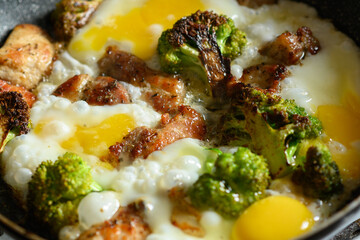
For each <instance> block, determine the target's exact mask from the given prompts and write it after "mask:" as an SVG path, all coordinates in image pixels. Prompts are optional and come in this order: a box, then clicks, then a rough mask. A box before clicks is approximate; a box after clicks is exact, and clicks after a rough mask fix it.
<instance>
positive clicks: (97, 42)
mask: <svg viewBox="0 0 360 240" xmlns="http://www.w3.org/2000/svg"><path fill="white" fill-rule="evenodd" d="M119 6H120V5H119ZM199 9H204V5H203V4H202V3H201V1H200V0H182V1H169V0H148V1H146V2H145V3H144V4H143V6H141V7H135V8H133V9H132V10H130V11H129V12H128V13H127V14H125V15H116V16H110V17H109V18H108V19H107V20H106V21H105V23H104V24H102V25H92V26H91V27H90V28H87V29H86V31H85V32H84V33H83V34H80V35H77V36H75V38H74V39H73V40H72V41H71V43H70V45H69V51H70V53H72V54H73V55H75V56H78V55H79V53H81V52H84V51H96V52H99V51H100V50H101V49H102V48H103V47H104V46H105V44H106V43H107V41H108V40H109V39H111V40H115V41H124V40H125V41H130V42H131V43H132V44H133V48H132V53H133V54H135V55H137V56H138V57H140V58H143V59H148V58H150V57H151V56H152V55H153V54H154V53H155V49H156V45H157V40H158V38H159V37H160V36H159V34H160V33H161V32H160V33H158V34H154V33H153V31H152V30H151V28H150V26H152V25H153V24H157V25H161V27H162V29H163V30H165V29H168V28H171V27H172V25H173V24H174V23H175V21H176V20H178V19H180V18H181V17H183V16H186V15H190V14H191V13H194V12H195V11H197V10H199Z"/></svg>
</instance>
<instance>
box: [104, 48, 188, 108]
mask: <svg viewBox="0 0 360 240" xmlns="http://www.w3.org/2000/svg"><path fill="white" fill-rule="evenodd" d="M98 65H99V69H100V72H101V73H102V74H103V75H105V76H110V77H113V78H115V79H117V80H120V81H124V82H127V83H130V84H132V85H134V86H138V87H143V88H145V87H150V90H146V94H145V95H146V98H147V100H149V102H150V103H151V104H152V105H153V107H154V108H155V109H156V110H158V111H159V112H162V113H166V112H171V113H173V112H176V110H177V108H178V106H179V105H180V104H182V103H183V99H184V96H185V86H184V83H183V82H182V81H181V80H180V79H178V78H175V77H172V76H169V75H166V74H164V73H161V72H158V71H155V70H153V69H150V68H149V67H148V66H147V65H146V63H145V62H144V61H143V60H142V59H140V58H138V57H136V56H134V55H132V54H130V53H127V52H123V51H120V50H118V49H117V47H115V46H110V47H108V48H107V49H106V54H105V55H104V56H103V57H102V58H101V59H100V60H99V61H98Z"/></svg>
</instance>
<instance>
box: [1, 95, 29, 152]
mask: <svg viewBox="0 0 360 240" xmlns="http://www.w3.org/2000/svg"><path fill="white" fill-rule="evenodd" d="M29 119H30V109H29V106H28V104H27V103H26V102H25V100H24V98H23V96H22V95H21V93H18V92H2V93H0V140H1V142H0V151H2V150H3V147H4V146H5V144H6V142H7V141H6V139H7V136H8V134H9V133H10V132H11V131H13V133H15V134H16V135H21V134H26V133H28V132H29V131H30V129H29Z"/></svg>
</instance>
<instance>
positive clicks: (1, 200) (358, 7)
mask: <svg viewBox="0 0 360 240" xmlns="http://www.w3.org/2000/svg"><path fill="white" fill-rule="evenodd" d="M58 1H59V0H16V1H13V0H0V44H1V45H2V43H3V42H4V41H5V39H6V37H7V36H8V34H9V33H10V31H11V30H12V29H13V28H14V27H15V26H16V25H17V24H20V23H33V24H36V25H39V26H41V27H42V28H44V29H45V30H46V31H47V32H48V33H50V34H51V33H52V29H51V24H50V12H51V11H52V10H53V9H54V7H55V3H56V2H58ZM295 1H300V2H305V3H308V4H310V5H312V6H315V7H316V8H317V9H318V11H319V13H320V16H321V17H323V18H327V19H331V21H332V22H333V23H334V25H335V26H336V27H337V28H338V29H340V30H341V31H343V32H344V33H345V34H347V35H348V36H350V37H351V38H352V39H353V40H354V41H355V42H356V44H357V45H358V46H360V34H359V32H360V1H358V0H342V1H338V0H326V1H324V0H295ZM358 196H360V191H357V193H355V194H354V199H353V200H352V201H351V202H349V203H348V204H347V205H346V206H345V207H344V208H343V209H341V210H340V211H339V212H338V213H336V214H335V215H334V216H333V217H332V218H330V219H329V221H326V222H325V223H324V224H322V225H320V226H319V228H318V229H317V230H316V231H314V232H310V233H309V234H307V235H305V236H304V238H306V239H324V238H326V239H329V238H330V236H333V235H334V233H336V232H338V231H340V230H341V229H342V228H343V227H345V225H344V224H349V223H350V221H352V220H354V219H355V218H356V216H360V215H359V212H360V197H358ZM0 206H1V207H0V223H2V225H4V226H6V228H8V229H7V230H8V231H12V232H13V234H12V237H13V238H23V237H26V238H30V239H39V238H38V237H37V236H36V235H33V234H31V233H29V232H28V231H27V230H25V229H28V230H30V231H34V232H37V233H39V234H40V235H42V236H44V237H46V236H47V233H46V232H44V231H41V230H40V231H39V229H36V226H34V225H33V224H32V223H31V222H29V221H26V215H25V213H24V211H22V210H21V209H20V208H19V207H18V205H17V204H16V202H15V201H14V199H13V198H12V197H11V195H10V191H9V188H8V187H7V186H6V184H5V183H4V181H3V180H0ZM9 220H10V221H9ZM15 223H16V224H15ZM17 224H18V225H17ZM20 226H22V227H23V228H21V227H20ZM19 227H20V228H19ZM14 232H16V233H15V235H14ZM19 234H20V235H19ZM345 234H350V233H345ZM0 235H1V231H0ZM338 239H340V238H338ZM341 239H342V238H341Z"/></svg>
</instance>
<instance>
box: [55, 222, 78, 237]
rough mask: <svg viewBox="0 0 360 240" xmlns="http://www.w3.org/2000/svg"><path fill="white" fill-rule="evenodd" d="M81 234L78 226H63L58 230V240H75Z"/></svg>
mask: <svg viewBox="0 0 360 240" xmlns="http://www.w3.org/2000/svg"><path fill="white" fill-rule="evenodd" d="M80 234H81V230H80V228H79V227H78V225H75V226H73V225H71V226H65V227H63V228H61V229H60V232H59V240H75V239H77V238H78V237H79V236H80Z"/></svg>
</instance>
